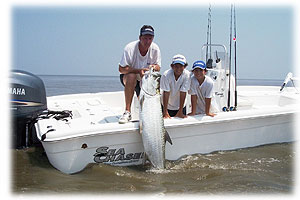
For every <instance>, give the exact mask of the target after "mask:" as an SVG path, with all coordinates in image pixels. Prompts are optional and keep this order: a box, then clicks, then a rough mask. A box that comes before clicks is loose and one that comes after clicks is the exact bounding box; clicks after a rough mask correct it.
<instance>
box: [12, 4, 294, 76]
mask: <svg viewBox="0 0 300 200" xmlns="http://www.w3.org/2000/svg"><path fill="white" fill-rule="evenodd" d="M208 7H209V3H207V4H195V5H186V6H176V5H175V6H167V5H152V6H146V5H132V6H130V5H129V6H120V5H96V6H89V5H87V6H84V5H80V6H77V5H70V6H68V5H65V6H35V5H32V6H24V5H14V6H12V10H11V16H12V18H11V28H12V29H11V33H12V36H11V37H12V38H11V41H12V42H11V47H12V49H11V52H12V54H11V59H12V61H11V69H21V70H25V71H29V72H31V73H34V74H37V75H96V76H118V75H119V71H118V64H119V62H120V60H121V56H122V53H123V49H124V47H125V45H126V44H127V43H129V42H131V41H134V40H138V37H139V31H140V28H141V27H142V26H143V25H144V24H149V25H152V26H153V27H154V29H155V38H154V42H155V43H156V44H158V46H159V47H160V50H161V55H162V66H161V67H162V68H161V71H162V72H163V71H165V70H167V69H169V68H170V63H171V59H172V57H173V56H174V55H175V54H178V53H179V54H183V55H184V56H185V57H186V58H187V61H188V63H189V66H188V67H187V69H189V70H190V69H191V66H192V64H193V62H194V61H196V60H199V59H201V47H202V45H203V44H204V43H206V34H207V17H208ZM211 9H212V13H211V14H212V43H217V44H224V45H225V46H226V47H227V48H229V30H230V3H223V4H221V5H219V4H211ZM295 12H296V9H295V7H294V6H293V5H292V4H286V5H285V4H284V5H280V6H278V5H271V4H265V5H255V4H253V5H252V4H250V5H244V4H243V5H239V4H236V18H237V19H236V20H237V22H236V23H237V27H236V28H237V74H238V78H239V79H284V78H285V76H286V74H287V73H288V72H290V71H291V72H294V73H295V67H294V57H295V54H294V48H295V46H294V45H295V44H294V42H293V39H294V37H295V20H294V15H295Z"/></svg>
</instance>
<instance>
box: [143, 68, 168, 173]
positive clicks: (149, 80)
mask: <svg viewBox="0 0 300 200" xmlns="http://www.w3.org/2000/svg"><path fill="white" fill-rule="evenodd" d="M160 76H161V75H160V74H159V72H155V71H153V69H152V68H151V69H150V70H149V71H147V72H146V73H145V75H144V76H143V78H142V85H141V93H140V97H139V99H140V115H139V118H140V119H139V121H140V133H141V134H142V140H143V145H144V150H145V153H146V156H147V158H148V160H149V161H150V162H151V164H152V165H153V167H155V168H157V169H163V168H165V144H166V141H168V142H169V143H170V144H172V141H171V139H170V137H169V135H168V133H167V131H166V129H165V127H164V119H163V115H162V109H161V100H160V91H159V87H160V85H159V81H160Z"/></svg>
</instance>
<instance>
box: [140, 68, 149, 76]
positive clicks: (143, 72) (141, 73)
mask: <svg viewBox="0 0 300 200" xmlns="http://www.w3.org/2000/svg"><path fill="white" fill-rule="evenodd" d="M146 71H149V69H148V68H142V69H140V70H139V75H140V76H141V78H142V77H143V76H144V74H145V72H146Z"/></svg>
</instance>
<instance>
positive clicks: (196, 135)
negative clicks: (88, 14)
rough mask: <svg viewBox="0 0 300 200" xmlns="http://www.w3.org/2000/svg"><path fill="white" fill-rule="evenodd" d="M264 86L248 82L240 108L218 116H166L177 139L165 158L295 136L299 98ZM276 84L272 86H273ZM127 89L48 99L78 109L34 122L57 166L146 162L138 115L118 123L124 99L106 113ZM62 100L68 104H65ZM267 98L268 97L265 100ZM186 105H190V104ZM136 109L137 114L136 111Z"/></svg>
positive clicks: (64, 169)
mask: <svg viewBox="0 0 300 200" xmlns="http://www.w3.org/2000/svg"><path fill="white" fill-rule="evenodd" d="M259 89H261V88H256V89H253V91H252V93H251V90H249V88H247V87H244V88H240V90H241V91H240V95H241V96H240V97H241V98H240V99H241V102H240V107H239V110H238V111H233V112H220V113H218V114H217V116H215V117H209V116H205V115H196V116H189V117H188V118H185V119H179V118H172V119H165V120H164V124H165V127H166V130H167V131H168V133H169V135H170V137H171V139H172V142H173V145H170V144H169V143H166V147H165V150H166V159H167V160H177V159H179V158H180V157H182V156H185V155H191V154H198V153H200V154H206V153H211V152H214V151H224V150H234V149H239V148H247V147H255V146H259V145H265V144H272V143H283V142H292V141H295V140H296V138H295V136H294V130H295V127H294V126H295V124H296V123H295V121H296V116H297V113H298V111H299V106H298V104H297V102H298V101H297V99H295V98H292V97H293V96H291V95H290V94H287V95H284V96H282V94H279V93H277V92H275V93H273V92H270V89H269V90H268V92H267V93H266V91H265V89H264V90H263V89H262V90H259ZM271 89H272V91H273V89H274V88H271ZM243 91H247V92H243ZM258 91H259V92H258ZM274 91H275V90H274ZM276 91H277V88H276ZM266 94H268V95H266ZM122 95H123V92H115V93H101V94H100V93H99V94H98V95H94V94H85V95H79V96H78V97H76V96H72V97H69V96H68V95H66V96H61V97H52V98H49V99H48V104H50V105H52V106H53V107H52V108H53V109H54V108H60V109H62V108H64V109H70V110H72V111H73V113H74V117H73V118H72V119H67V120H54V119H42V120H39V121H38V123H36V125H35V126H36V130H37V137H38V139H40V140H41V142H42V144H43V147H44V149H45V151H46V154H47V156H48V159H49V161H50V163H51V164H52V165H53V166H54V167H55V168H56V169H58V170H60V171H61V172H63V173H66V174H73V173H77V172H80V171H81V170H83V169H84V168H85V167H86V166H87V165H89V164H110V165H116V166H130V165H141V164H143V162H144V149H143V144H142V137H141V135H140V134H139V129H138V128H139V122H138V120H137V119H133V121H132V122H130V123H127V124H119V123H118V117H119V116H121V114H122V106H123V105H118V106H119V107H120V108H121V109H119V110H118V109H116V108H114V109H113V111H114V114H105V113H109V110H108V108H109V107H115V106H116V105H117V104H116V99H119V102H121V100H120V99H122V98H123V96H122ZM243 95H244V96H243ZM108 97H111V98H112V101H109V98H108ZM243 97H247V101H244V102H242V99H243ZM91 99H92V100H91ZM97 99H98V100H97ZM64 101H65V102H64ZM62 102H64V103H66V105H68V106H69V107H68V106H61V107H60V106H59V105H62V104H63V103H62ZM83 102H90V103H83ZM91 102H92V103H91ZM96 102H101V103H96ZM104 102H110V103H111V104H112V105H111V106H109V105H108V104H104ZM136 102H137V99H135V102H133V105H132V107H133V110H136V112H138V111H137V110H138V109H135V108H134V107H135V103H136ZM263 102H266V103H265V105H264V104H263ZM104 105H106V106H104ZM81 107H84V109H82V108H81ZM99 107H101V109H104V111H105V112H104V111H103V112H99V111H97V112H92V110H93V108H94V109H96V108H97V109H98V108H99ZM187 108H188V109H189V106H188V105H187ZM97 109H96V110H97ZM85 112H86V113H85ZM76 113H77V114H76ZM78 113H80V114H78ZM100 115H101V116H100ZM133 115H136V116H138V115H137V113H135V114H134V113H133ZM49 130H54V131H51V132H49ZM46 133H47V134H46ZM43 135H46V136H45V137H43Z"/></svg>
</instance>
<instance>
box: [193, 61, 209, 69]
mask: <svg viewBox="0 0 300 200" xmlns="http://www.w3.org/2000/svg"><path fill="white" fill-rule="evenodd" d="M196 68H200V69H206V64H205V62H203V61H202V60H198V61H196V62H194V64H193V67H192V71H193V70H194V69H196Z"/></svg>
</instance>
